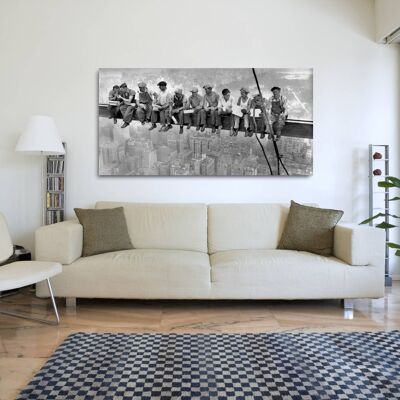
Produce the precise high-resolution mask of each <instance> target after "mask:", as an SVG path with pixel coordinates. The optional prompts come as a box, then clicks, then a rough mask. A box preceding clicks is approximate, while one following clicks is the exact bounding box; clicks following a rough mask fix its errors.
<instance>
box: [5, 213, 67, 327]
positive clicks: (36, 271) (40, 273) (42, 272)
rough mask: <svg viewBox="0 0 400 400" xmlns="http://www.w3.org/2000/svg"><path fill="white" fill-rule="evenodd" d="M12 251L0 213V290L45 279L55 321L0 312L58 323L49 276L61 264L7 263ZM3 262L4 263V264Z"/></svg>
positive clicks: (59, 267)
mask: <svg viewBox="0 0 400 400" xmlns="http://www.w3.org/2000/svg"><path fill="white" fill-rule="evenodd" d="M13 252H14V250H13V245H12V241H11V237H10V234H9V232H8V227H7V223H6V220H5V218H4V216H3V215H2V214H1V213H0V291H4V290H11V289H18V288H21V287H24V286H28V285H32V284H35V283H37V282H41V281H44V280H45V281H47V285H48V288H49V292H50V297H51V301H52V305H53V309H54V313H55V316H56V322H53V321H48V320H44V319H39V318H35V317H31V316H29V315H26V314H21V313H16V312H12V311H6V310H1V309H0V314H4V315H10V316H13V317H19V318H26V319H31V320H34V321H39V322H44V323H47V324H51V325H54V324H58V323H59V322H60V318H59V315H58V311H57V305H56V302H55V300H54V295H53V290H52V287H51V284H50V278H51V277H53V276H55V275H57V274H59V273H61V271H62V266H61V264H60V263H57V262H43V261H18V262H11V263H9V264H7V260H9V259H10V257H11V256H12V255H13ZM4 263H6V264H5V265H4ZM2 264H3V265H2Z"/></svg>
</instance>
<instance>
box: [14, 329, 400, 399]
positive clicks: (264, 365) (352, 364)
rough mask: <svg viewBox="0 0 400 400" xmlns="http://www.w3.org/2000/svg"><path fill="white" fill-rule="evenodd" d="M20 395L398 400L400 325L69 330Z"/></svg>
mask: <svg viewBox="0 0 400 400" xmlns="http://www.w3.org/2000/svg"><path fill="white" fill-rule="evenodd" d="M18 398H19V399H43V400H51V399H59V400H61V399H74V400H81V399H82V400H84V399H85V400H88V399H96V400H100V399H104V400H132V399H138V400H139V399H140V400H149V399H157V400H169V399H182V400H183V399H187V400H193V399H199V400H203V399H204V400H205V399H220V400H230V399H236V400H239V399H241V400H247V399H249V400H250V399H256V400H258V399H259V400H264V399H276V400H278V399H279V400H281V399H299V400H300V399H368V400H372V399H400V332H398V331H394V332H378V333H312V334H310V333H272V334H244V335H226V334H212V335H203V334H201V335H189V334H185V335H175V334H169V335H162V334H143V335H129V334H92V333H90V334H88V333H77V334H74V335H71V336H69V337H68V338H67V339H66V341H65V342H64V343H63V344H62V345H61V346H60V347H59V348H58V350H57V351H56V352H55V354H54V355H53V356H52V357H51V358H50V360H49V361H48V362H47V363H46V365H45V366H44V367H43V368H42V370H41V371H40V372H39V373H38V374H37V375H36V376H35V377H34V378H33V380H32V382H31V383H30V384H29V385H28V386H27V387H26V389H25V390H23V392H22V393H21V394H20V395H19V397H18Z"/></svg>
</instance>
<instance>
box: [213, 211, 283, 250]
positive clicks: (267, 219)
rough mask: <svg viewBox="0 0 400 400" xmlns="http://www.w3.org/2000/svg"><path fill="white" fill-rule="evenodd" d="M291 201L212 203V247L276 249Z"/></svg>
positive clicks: (226, 248) (216, 248) (221, 248)
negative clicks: (274, 202)
mask: <svg viewBox="0 0 400 400" xmlns="http://www.w3.org/2000/svg"><path fill="white" fill-rule="evenodd" d="M288 213H289V205H288V204H210V205H209V206H208V251H209V253H210V254H213V253H216V252H219V251H227V250H246V249H257V250H263V249H265V250H271V249H276V248H277V246H278V243H279V239H280V237H281V234H282V231H283V228H284V226H285V222H286V218H287V216H288Z"/></svg>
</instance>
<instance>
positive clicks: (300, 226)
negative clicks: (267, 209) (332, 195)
mask: <svg viewBox="0 0 400 400" xmlns="http://www.w3.org/2000/svg"><path fill="white" fill-rule="evenodd" d="M342 215H343V211H340V210H329V209H324V208H318V207H309V206H303V205H301V204H298V203H295V202H294V201H291V203H290V210H289V215H288V218H287V221H286V226H285V229H284V230H283V233H282V237H281V240H280V242H279V245H278V249H285V250H299V251H308V252H310V253H315V254H319V255H321V256H330V255H332V252H333V229H334V228H335V226H336V224H337V223H338V222H339V220H340V218H342Z"/></svg>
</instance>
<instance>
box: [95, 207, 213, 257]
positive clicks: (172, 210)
mask: <svg viewBox="0 0 400 400" xmlns="http://www.w3.org/2000/svg"><path fill="white" fill-rule="evenodd" d="M121 206H122V207H124V211H125V217H126V222H127V225H128V232H129V236H130V238H131V241H132V244H133V247H134V248H136V249H170V250H190V251H202V252H204V253H207V207H206V205H205V204H161V203H160V204H157V203H119V202H107V201H101V202H98V203H97V204H96V208H97V209H104V208H114V207H121Z"/></svg>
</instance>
